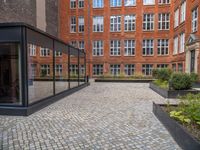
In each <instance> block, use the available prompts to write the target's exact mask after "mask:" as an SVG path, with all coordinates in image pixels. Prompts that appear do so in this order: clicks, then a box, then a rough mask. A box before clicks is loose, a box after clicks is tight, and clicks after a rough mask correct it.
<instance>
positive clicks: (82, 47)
mask: <svg viewBox="0 0 200 150" xmlns="http://www.w3.org/2000/svg"><path fill="white" fill-rule="evenodd" d="M78 47H79V49H81V50H84V49H85V42H84V41H79V44H78Z"/></svg>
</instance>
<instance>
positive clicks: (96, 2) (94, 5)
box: [93, 0, 104, 8]
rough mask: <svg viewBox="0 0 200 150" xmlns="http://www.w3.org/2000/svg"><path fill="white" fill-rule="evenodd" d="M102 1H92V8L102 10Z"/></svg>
mask: <svg viewBox="0 0 200 150" xmlns="http://www.w3.org/2000/svg"><path fill="white" fill-rule="evenodd" d="M103 1H104V0H93V8H103V5H104V2H103Z"/></svg>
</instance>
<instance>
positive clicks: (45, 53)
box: [40, 47, 50, 57]
mask: <svg viewBox="0 0 200 150" xmlns="http://www.w3.org/2000/svg"><path fill="white" fill-rule="evenodd" d="M40 56H43V57H45V56H50V50H49V49H48V48H43V47H41V48H40Z"/></svg>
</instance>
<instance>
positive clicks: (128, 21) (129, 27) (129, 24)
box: [124, 15, 136, 31]
mask: <svg viewBox="0 0 200 150" xmlns="http://www.w3.org/2000/svg"><path fill="white" fill-rule="evenodd" d="M135 24H136V17H135V15H126V16H124V30H125V31H134V30H135V26H136V25H135Z"/></svg>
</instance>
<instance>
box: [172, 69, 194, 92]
mask: <svg viewBox="0 0 200 150" xmlns="http://www.w3.org/2000/svg"><path fill="white" fill-rule="evenodd" d="M171 84H172V87H173V89H175V90H187V89H190V88H191V87H192V80H191V78H190V75H189V74H185V73H174V74H172V77H171Z"/></svg>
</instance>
